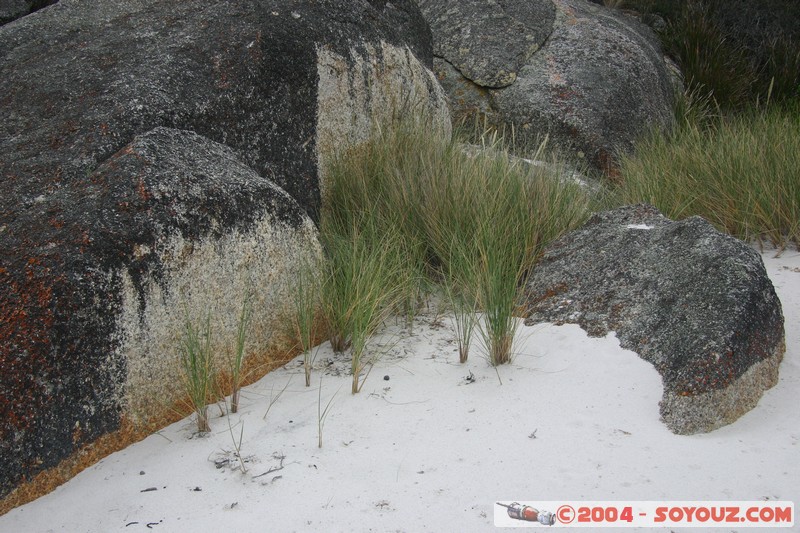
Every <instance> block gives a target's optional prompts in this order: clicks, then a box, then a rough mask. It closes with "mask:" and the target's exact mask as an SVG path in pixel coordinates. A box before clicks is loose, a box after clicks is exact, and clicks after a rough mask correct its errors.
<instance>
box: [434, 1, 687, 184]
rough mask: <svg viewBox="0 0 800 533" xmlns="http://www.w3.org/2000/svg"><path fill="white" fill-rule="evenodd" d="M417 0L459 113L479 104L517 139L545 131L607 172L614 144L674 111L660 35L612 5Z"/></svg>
mask: <svg viewBox="0 0 800 533" xmlns="http://www.w3.org/2000/svg"><path fill="white" fill-rule="evenodd" d="M418 3H419V4H420V6H421V8H422V10H423V14H424V15H425V17H426V19H427V20H428V22H429V24H430V26H431V30H432V33H433V39H434V55H435V60H434V70H435V71H436V74H437V76H438V77H439V79H440V81H441V83H442V86H443V87H444V88H445V90H446V91H447V93H448V95H449V96H450V100H451V105H452V110H453V115H454V118H456V119H460V118H463V117H465V116H469V115H471V114H473V113H475V112H478V113H481V114H485V115H486V116H487V118H488V119H489V121H490V122H491V123H494V124H496V125H498V126H514V131H515V134H516V135H517V138H518V139H520V140H525V139H526V138H530V139H531V140H535V139H537V138H542V137H543V136H544V135H545V134H548V135H549V136H550V139H551V141H553V142H554V143H555V144H556V145H558V146H560V147H561V148H563V149H565V150H567V152H568V153H571V154H572V155H573V156H574V158H575V159H583V160H586V161H588V162H589V163H590V164H591V165H592V166H593V167H595V168H598V169H602V170H606V171H611V172H613V171H614V169H615V168H616V162H617V155H618V152H620V151H622V152H628V151H630V150H631V149H632V147H633V142H634V141H635V140H636V139H637V138H638V137H639V136H640V135H641V134H643V133H644V132H646V131H647V130H648V128H666V127H667V126H668V125H669V124H671V122H672V121H673V113H672V105H673V98H674V94H673V93H674V88H673V85H672V81H671V78H670V75H669V73H668V70H667V67H666V66H665V63H664V57H663V54H662V51H661V48H660V44H659V42H658V39H657V38H656V36H655V35H654V34H653V32H652V30H650V29H649V28H648V27H646V26H645V25H643V24H641V23H639V22H638V21H637V20H635V19H634V18H632V17H628V16H626V15H624V14H622V13H620V12H619V11H617V10H612V9H607V8H604V7H602V6H597V5H594V4H591V3H589V2H587V1H585V0H531V1H528V2H511V1H499V0H471V1H470V2H457V1H455V0H452V1H449V0H418ZM504 28H505V29H504Z"/></svg>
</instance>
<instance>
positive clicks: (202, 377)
mask: <svg viewBox="0 0 800 533" xmlns="http://www.w3.org/2000/svg"><path fill="white" fill-rule="evenodd" d="M184 314H185V320H184V331H183V337H182V339H181V352H180V363H181V368H182V370H183V379H184V386H185V389H186V392H187V394H188V396H189V400H190V402H191V404H192V408H193V409H194V412H195V416H196V421H197V431H199V432H201V433H204V432H208V431H211V427H210V426H209V423H208V402H209V400H210V399H211V396H212V394H213V389H214V364H213V353H212V349H211V312H208V313H207V314H206V317H205V320H204V321H203V322H202V323H201V324H200V325H197V324H195V322H194V321H193V320H192V319H191V317H190V316H189V313H188V311H185V313H184Z"/></svg>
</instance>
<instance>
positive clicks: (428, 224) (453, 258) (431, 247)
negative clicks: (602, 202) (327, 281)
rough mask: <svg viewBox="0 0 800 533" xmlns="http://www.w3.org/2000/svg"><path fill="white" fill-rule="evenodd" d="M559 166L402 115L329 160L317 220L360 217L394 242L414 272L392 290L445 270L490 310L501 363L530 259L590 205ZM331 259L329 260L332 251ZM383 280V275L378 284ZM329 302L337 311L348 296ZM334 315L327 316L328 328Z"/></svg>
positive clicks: (356, 223)
mask: <svg viewBox="0 0 800 533" xmlns="http://www.w3.org/2000/svg"><path fill="white" fill-rule="evenodd" d="M535 155H537V156H541V155H542V152H541V151H540V152H539V153H538V154H535ZM554 168H555V169H556V170H553V169H554ZM557 168H558V166H557V165H555V166H549V167H538V166H533V165H529V164H527V163H526V162H524V161H523V160H522V159H519V158H513V157H509V156H507V155H506V153H505V151H504V150H503V146H502V142H501V140H500V139H498V138H497V137H494V138H489V139H487V140H486V142H485V146H483V147H479V148H478V149H477V150H466V149H465V147H464V146H462V145H460V144H459V143H457V142H455V141H451V140H448V139H447V138H445V137H444V136H443V135H441V134H440V133H439V132H437V131H436V130H435V129H432V128H425V127H420V126H419V125H418V123H416V122H415V123H413V124H405V123H401V124H399V125H396V126H395V127H392V128H387V129H385V130H383V131H382V132H381V133H380V134H379V135H378V136H377V137H376V138H375V139H374V140H373V141H371V142H368V143H366V144H364V145H361V146H359V147H357V148H355V149H353V150H350V151H349V152H347V153H346V154H345V155H344V156H343V157H340V158H339V159H337V160H336V162H335V163H334V164H333V165H332V167H331V169H330V170H329V172H328V174H327V175H328V180H329V181H328V188H327V193H326V197H325V198H324V205H325V206H326V207H325V209H324V210H323V224H322V225H323V228H324V227H326V224H327V225H333V226H334V227H338V228H347V227H353V228H355V227H359V228H360V227H362V226H365V225H366V226H368V227H369V228H371V229H370V233H369V238H371V239H375V240H376V241H378V242H379V245H380V246H389V245H390V244H389V243H393V244H391V245H392V246H397V247H398V250H399V251H398V253H396V254H393V255H394V256H399V257H405V258H406V260H405V261H402V263H403V264H405V265H415V266H414V267H413V268H412V269H411V270H413V272H415V274H408V272H406V274H405V275H404V274H400V275H398V276H395V277H394V278H393V279H396V280H398V281H397V282H396V283H398V284H400V285H402V286H403V288H402V289H401V290H400V292H399V294H405V295H408V287H409V285H411V286H413V283H411V284H408V283H401V282H400V281H399V280H400V279H409V276H410V277H411V278H414V276H417V278H416V279H418V278H419V275H420V273H423V274H425V275H426V276H427V277H428V278H429V279H437V278H436V276H435V275H433V273H439V274H440V275H443V276H447V277H449V279H446V280H445V282H449V283H451V287H452V288H455V287H459V288H460V289H462V290H463V289H465V288H467V287H469V288H470V290H471V292H472V294H474V295H475V300H474V301H475V302H476V303H477V306H479V307H480V308H481V310H482V311H483V312H484V314H485V315H486V316H487V317H491V319H490V320H488V321H487V322H486V324H487V328H489V329H488V331H489V332H490V333H489V335H487V336H486V339H489V342H488V344H489V345H490V346H488V347H487V351H488V352H489V354H490V357H489V358H490V361H491V362H492V363H493V364H501V363H504V362H507V361H508V360H509V359H510V350H511V343H510V340H509V339H510V338H512V337H513V330H510V329H509V328H511V327H513V324H515V323H516V322H515V321H514V320H512V319H511V318H509V317H512V318H513V315H514V313H515V312H516V306H517V303H518V296H519V294H520V290H521V289H522V288H523V287H524V283H525V278H526V275H527V273H528V272H529V270H530V267H531V265H532V264H533V262H534V261H535V260H536V258H537V256H538V255H539V253H540V252H541V250H542V248H543V247H544V246H545V245H546V244H547V243H548V242H550V241H551V240H553V239H554V238H556V237H558V236H559V235H561V234H562V233H563V232H565V231H568V230H570V229H572V228H574V227H575V226H577V225H578V224H580V223H581V222H583V220H584V219H585V217H586V216H587V214H588V212H589V209H590V206H591V200H590V198H589V196H588V194H587V193H586V191H584V190H583V189H581V188H580V187H579V186H578V185H576V184H574V183H570V182H568V181H567V180H564V179H562V178H561V176H560V175H559V173H558V172H557ZM325 233H326V232H325V230H324V229H323V234H325ZM395 233H396V234H397V235H396V236H395V235H394V234H395ZM375 246H378V244H376V245H375ZM329 259H331V260H332V261H333V262H336V259H335V257H333V256H332V255H331V254H330V253H329ZM335 268H344V269H350V268H352V269H355V270H363V268H359V267H358V266H355V265H350V264H348V265H342V266H340V267H335ZM438 279H439V281H441V278H438ZM390 289H392V287H390V286H386V285H385V284H384V287H383V289H382V290H390ZM331 296H333V297H337V295H336V294H332V295H331ZM327 297H328V296H327V295H326V298H327ZM335 307H337V308H338V309H340V312H337V313H336V314H337V315H338V316H339V317H344V316H345V314H346V313H344V312H341V311H343V310H344V308H345V306H341V305H338V304H335ZM338 320H339V318H334V319H333V320H332V321H331V322H332V326H333V327H334V329H336V327H337V325H336V322H337V321H338ZM488 324H491V325H488ZM340 329H341V330H347V328H345V327H341V328H340ZM351 340H352V338H351ZM464 355H465V354H464Z"/></svg>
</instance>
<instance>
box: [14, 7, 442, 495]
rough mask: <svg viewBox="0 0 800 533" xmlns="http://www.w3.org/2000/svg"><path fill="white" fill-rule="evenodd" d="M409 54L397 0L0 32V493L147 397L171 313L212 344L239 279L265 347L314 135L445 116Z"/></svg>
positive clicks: (415, 41) (408, 30) (142, 12)
mask: <svg viewBox="0 0 800 533" xmlns="http://www.w3.org/2000/svg"><path fill="white" fill-rule="evenodd" d="M430 64H431V40H430V33H429V29H428V28H427V25H426V24H425V22H424V20H423V18H422V16H421V14H420V12H419V11H418V9H417V8H416V6H415V5H413V4H412V3H410V2H409V1H405V0H398V1H393V2H386V1H381V0H371V1H367V0H336V1H326V2H316V1H311V0H306V1H300V0H295V1H288V2H287V1H284V0H274V1H255V0H232V1H226V2H207V1H205V0H203V1H200V0H186V1H181V2H174V1H172V0H104V1H103V2H94V1H89V0H62V1H61V2H59V3H58V4H56V5H54V6H52V7H50V8H48V9H45V10H41V11H39V12H37V13H35V14H33V15H30V16H27V17H23V18H22V19H19V20H16V21H14V22H13V23H11V24H7V25H5V26H3V27H2V28H0V284H1V285H2V287H4V290H3V291H2V292H0V455H2V457H3V458H4V468H3V470H2V474H1V475H0V496H2V495H4V494H6V493H7V492H8V491H9V490H10V489H11V488H13V486H14V485H15V484H16V483H18V482H19V481H20V480H21V479H25V478H29V477H30V476H32V475H33V474H35V473H36V472H38V471H40V470H42V469H45V468H48V467H51V466H54V465H55V464H57V463H58V461H59V460H60V459H63V458H64V457H66V456H67V455H69V454H70V453H71V452H72V451H74V450H75V449H77V448H78V447H80V446H81V445H83V444H85V443H87V442H91V441H92V440H93V439H94V438H96V437H97V436H98V435H100V434H102V433H104V432H107V431H109V430H112V429H115V428H116V427H117V424H118V423H119V420H120V417H121V416H125V417H137V416H141V417H143V418H146V417H147V416H148V415H152V414H153V411H152V410H151V408H154V409H155V408H162V409H163V408H165V404H167V403H168V401H169V398H164V397H160V396H159V395H164V394H167V393H169V394H175V392H176V391H175V388H176V387H175V385H174V384H175V383H176V382H177V381H176V380H177V379H178V376H177V374H176V369H175V364H174V363H175V362H174V358H173V355H172V354H173V353H174V348H175V346H174V342H175V338H176V337H175V336H176V334H177V333H178V332H180V331H181V327H182V321H183V316H182V315H183V308H184V307H185V308H187V309H188V310H189V311H190V312H192V313H194V314H196V315H198V316H201V315H202V312H203V309H204V308H205V307H207V306H209V305H211V304H212V303H213V306H214V309H215V316H219V321H220V322H221V323H224V327H223V326H220V327H223V329H224V330H225V331H223V332H222V334H220V335H215V337H216V338H219V339H220V342H222V339H224V338H225V335H224V334H225V332H230V331H231V330H233V331H235V326H236V324H235V321H236V317H238V316H239V310H240V308H241V305H242V301H243V299H244V294H245V292H246V290H247V287H256V289H257V291H260V292H259V293H258V294H257V295H256V296H255V299H256V303H258V304H259V305H261V306H263V307H261V309H267V310H269V311H264V312H262V313H260V314H259V316H260V317H262V318H263V319H264V323H262V324H260V325H259V329H258V331H260V332H261V333H258V334H254V335H255V337H256V338H255V340H256V341H261V340H263V341H265V342H266V340H267V339H268V337H269V334H270V332H271V331H272V330H273V329H272V325H271V324H272V321H274V320H275V316H276V315H277V314H278V310H279V309H280V308H281V305H285V302H286V301H288V296H287V294H288V293H287V292H286V291H287V289H286V285H287V283H289V282H290V280H291V279H292V278H293V272H294V270H293V269H294V268H295V267H296V263H297V261H299V260H300V258H301V256H303V254H307V253H310V252H309V250H311V249H313V248H314V246H315V245H316V244H315V243H316V237H315V230H314V228H313V224H312V222H311V219H309V218H308V217H307V214H310V215H311V216H312V217H314V216H316V214H317V212H318V209H319V202H320V188H321V187H320V161H321V160H322V159H323V157H324V155H325V154H324V153H323V150H322V149H321V148H320V146H321V145H323V144H324V145H325V146H326V147H327V149H333V147H331V145H332V144H333V140H334V139H335V140H336V141H337V143H338V147H339V148H341V147H342V146H346V145H347V143H348V142H351V141H358V140H359V139H363V138H366V137H368V136H369V128H370V127H371V126H372V122H371V121H372V120H373V119H377V120H379V119H380V118H381V117H384V116H385V115H386V114H388V113H391V112H394V111H396V108H392V107H391V106H392V105H393V104H398V102H406V103H409V101H410V103H411V104H415V103H416V99H422V101H423V104H424V105H427V106H430V108H431V109H434V111H435V110H436V109H437V106H438V107H441V109H444V105H445V104H444V98H443V96H442V93H441V88H439V86H438V85H437V84H436V83H435V79H434V78H433V76H432V74H431V73H430V72H429V71H428V70H426V69H425V68H424V65H430ZM412 98H414V99H415V100H413V101H412V100H411V99H412ZM443 116H445V117H446V116H447V115H446V111H445V114H444V115H443ZM283 191H286V192H283ZM287 192H288V194H286V193H287ZM272 304H275V305H274V306H273V305H272ZM226 306H227V307H226ZM262 337H263V338H262ZM262 346H263V344H262ZM168 387H171V389H172V390H167V388H168ZM165 399H166V400H167V401H165ZM148 401H149V402H150V403H148Z"/></svg>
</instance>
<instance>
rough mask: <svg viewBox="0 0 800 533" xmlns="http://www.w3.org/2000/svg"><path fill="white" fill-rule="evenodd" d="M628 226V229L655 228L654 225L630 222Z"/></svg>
mask: <svg viewBox="0 0 800 533" xmlns="http://www.w3.org/2000/svg"><path fill="white" fill-rule="evenodd" d="M626 227H627V228H628V229H653V226H648V225H647V224H628V225H627V226H626Z"/></svg>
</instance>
